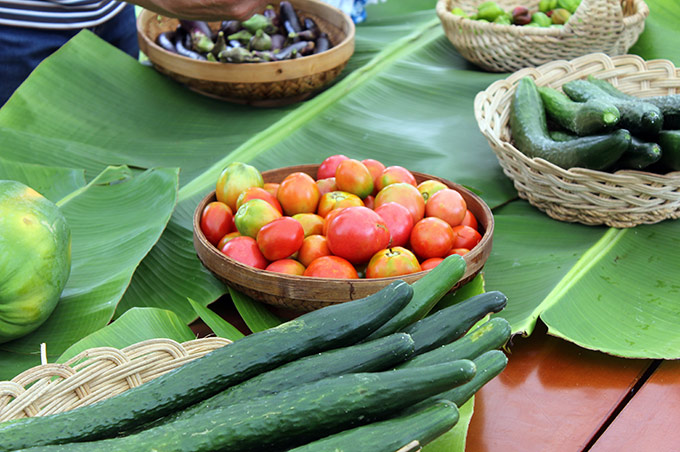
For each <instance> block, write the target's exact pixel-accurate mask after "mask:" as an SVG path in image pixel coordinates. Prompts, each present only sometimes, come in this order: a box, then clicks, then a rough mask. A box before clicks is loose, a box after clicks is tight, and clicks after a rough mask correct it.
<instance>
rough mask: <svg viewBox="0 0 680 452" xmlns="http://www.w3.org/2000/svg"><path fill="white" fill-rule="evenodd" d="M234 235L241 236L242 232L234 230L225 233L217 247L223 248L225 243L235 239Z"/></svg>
mask: <svg viewBox="0 0 680 452" xmlns="http://www.w3.org/2000/svg"><path fill="white" fill-rule="evenodd" d="M234 237H241V233H240V232H238V231H234V232H230V233H229V234H227V235H225V236H224V237H222V238H221V239H220V242H219V243H218V244H217V249H219V250H221V249H222V247H223V246H224V244H225V243H227V242H228V241H229V240H231V239H233V238H234Z"/></svg>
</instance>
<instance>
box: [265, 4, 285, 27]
mask: <svg viewBox="0 0 680 452" xmlns="http://www.w3.org/2000/svg"><path fill="white" fill-rule="evenodd" d="M262 14H263V15H264V16H265V17H267V18H268V19H269V20H270V21H271V23H272V25H274V26H275V27H277V28H278V27H280V26H281V20H280V19H279V15H278V14H277V13H276V9H275V8H274V6H272V5H267V7H266V8H265V9H264V12H263V13H262Z"/></svg>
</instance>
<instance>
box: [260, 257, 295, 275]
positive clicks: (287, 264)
mask: <svg viewBox="0 0 680 452" xmlns="http://www.w3.org/2000/svg"><path fill="white" fill-rule="evenodd" d="M265 270H267V271H270V272H276V273H285V274H287V275H296V276H302V275H303V273H304V272H305V266H304V265H302V264H301V263H299V262H298V261H296V260H294V259H280V260H278V261H274V262H272V263H271V264H269V265H267V268H265Z"/></svg>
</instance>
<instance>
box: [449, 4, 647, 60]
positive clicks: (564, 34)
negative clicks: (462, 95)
mask: <svg viewBox="0 0 680 452" xmlns="http://www.w3.org/2000/svg"><path fill="white" fill-rule="evenodd" d="M483 1H484V0H438V2H437V15H438V16H439V18H440V20H441V22H442V25H443V27H444V31H445V33H446V36H447V37H448V38H449V40H450V41H451V43H452V44H453V46H454V47H455V48H456V49H457V50H458V52H460V54H461V55H462V56H463V57H464V58H465V59H467V60H468V61H470V62H472V63H474V64H476V65H478V66H479V67H481V68H483V69H485V70H487V71H493V72H512V71H516V70H518V69H521V68H524V67H530V66H539V65H541V64H544V63H548V62H550V61H554V60H558V59H565V60H567V59H572V58H576V57H579V56H583V55H586V54H589V53H595V52H602V53H606V54H608V55H622V54H625V53H626V52H627V51H628V49H629V48H630V47H631V46H632V45H633V44H634V43H635V41H637V39H638V37H639V36H640V33H642V30H643V29H644V26H645V19H646V18H647V16H648V15H649V8H648V7H647V5H646V4H645V3H644V2H643V1H642V0H582V2H581V5H580V6H579V8H578V9H577V10H576V12H575V13H574V14H573V15H572V17H571V19H570V20H569V21H568V22H567V23H566V24H565V26H564V27H563V28H539V27H522V26H516V25H499V24H494V23H485V22H480V21H476V20H472V19H466V18H463V17H461V16H457V15H454V14H452V13H451V9H452V8H455V7H459V8H462V9H463V11H465V12H466V13H467V14H474V13H475V12H476V11H477V5H479V4H480V3H482V2H483ZM497 3H498V4H499V5H500V6H501V7H502V8H503V9H504V10H506V11H510V10H512V8H514V7H515V6H517V5H518V4H519V3H518V2H517V1H516V0H497ZM521 3H522V4H523V5H525V6H526V7H527V8H529V10H530V11H537V10H538V3H539V0H526V1H524V2H521Z"/></svg>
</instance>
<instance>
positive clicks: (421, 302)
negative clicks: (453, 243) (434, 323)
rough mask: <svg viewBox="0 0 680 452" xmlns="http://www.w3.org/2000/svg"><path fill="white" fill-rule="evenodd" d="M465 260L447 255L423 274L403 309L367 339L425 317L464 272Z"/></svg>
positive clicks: (414, 284) (386, 333)
mask: <svg viewBox="0 0 680 452" xmlns="http://www.w3.org/2000/svg"><path fill="white" fill-rule="evenodd" d="M465 268H466V264H465V260H464V259H463V258H462V257H461V256H459V255H457V254H453V255H451V256H447V257H446V258H445V259H444V260H443V261H441V262H440V263H439V264H438V265H437V266H436V267H434V268H433V269H431V270H430V271H428V272H427V273H426V274H425V276H423V277H422V278H420V279H419V280H418V281H416V282H414V283H413V284H412V286H413V297H412V298H411V301H410V302H409V304H407V305H406V307H405V308H404V309H402V310H401V311H399V313H398V314H397V315H395V316H394V317H393V318H391V319H390V320H388V321H387V323H385V324H384V325H383V326H381V327H380V328H378V329H377V330H376V331H374V332H373V333H372V334H371V335H370V336H368V338H367V340H370V339H375V338H378V337H382V336H386V335H388V334H392V333H394V332H397V331H400V330H401V329H402V328H404V327H406V326H408V325H411V324H412V323H413V322H416V321H418V320H420V319H422V318H423V317H425V316H426V315H427V314H428V313H429V312H430V311H431V310H432V308H434V306H435V305H436V304H437V303H438V302H439V300H441V299H442V298H443V297H444V295H446V294H447V293H448V292H449V291H450V290H451V288H452V287H453V286H455V285H456V283H457V282H458V281H459V280H460V278H462V277H463V275H464V274H465Z"/></svg>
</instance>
